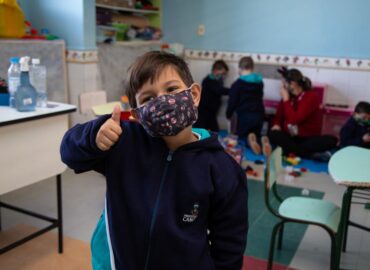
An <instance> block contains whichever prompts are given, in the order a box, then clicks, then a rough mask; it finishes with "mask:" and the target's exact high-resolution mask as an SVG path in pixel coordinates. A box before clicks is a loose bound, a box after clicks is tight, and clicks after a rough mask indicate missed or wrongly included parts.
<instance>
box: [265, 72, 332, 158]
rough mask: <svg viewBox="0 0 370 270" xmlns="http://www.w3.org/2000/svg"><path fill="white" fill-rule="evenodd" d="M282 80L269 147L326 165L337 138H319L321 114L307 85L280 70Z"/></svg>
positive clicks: (297, 74)
mask: <svg viewBox="0 0 370 270" xmlns="http://www.w3.org/2000/svg"><path fill="white" fill-rule="evenodd" d="M279 72H280V73H281V74H282V76H283V78H284V80H283V86H282V88H281V90H280V94H281V97H282V101H281V102H280V104H279V107H278V110H277V113H276V115H275V118H274V121H273V126H272V128H271V132H270V135H269V138H270V141H271V143H272V144H273V145H278V146H281V147H282V149H283V152H284V154H285V155H288V154H290V153H293V154H295V155H297V156H299V157H303V158H313V159H318V160H321V161H327V160H329V158H330V152H329V151H328V150H331V149H333V148H335V147H336V145H337V138H336V137H334V136H331V135H320V131H321V110H320V101H319V98H318V96H317V95H316V93H314V92H313V91H311V81H310V79H308V78H307V77H304V76H303V75H302V73H301V72H300V71H299V70H297V69H289V70H288V69H285V68H283V69H281V70H280V71H279Z"/></svg>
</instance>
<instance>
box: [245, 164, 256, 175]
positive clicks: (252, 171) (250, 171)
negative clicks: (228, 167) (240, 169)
mask: <svg viewBox="0 0 370 270" xmlns="http://www.w3.org/2000/svg"><path fill="white" fill-rule="evenodd" d="M245 172H246V173H247V175H249V176H254V177H258V173H257V172H256V171H255V170H254V169H253V168H252V167H251V166H247V168H246V169H245Z"/></svg>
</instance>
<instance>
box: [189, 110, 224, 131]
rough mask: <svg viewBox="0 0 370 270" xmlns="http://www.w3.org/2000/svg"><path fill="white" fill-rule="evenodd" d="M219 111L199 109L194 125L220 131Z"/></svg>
mask: <svg viewBox="0 0 370 270" xmlns="http://www.w3.org/2000/svg"><path fill="white" fill-rule="evenodd" d="M217 113H218V111H213V110H199V111H198V119H197V122H196V123H195V124H194V125H193V126H194V127H196V128H204V129H207V130H211V131H215V132H217V131H219V129H220V128H219V126H218V122H217Z"/></svg>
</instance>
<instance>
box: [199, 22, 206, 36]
mask: <svg viewBox="0 0 370 270" xmlns="http://www.w3.org/2000/svg"><path fill="white" fill-rule="evenodd" d="M205 33H206V27H205V26H204V24H200V25H198V36H204V34H205Z"/></svg>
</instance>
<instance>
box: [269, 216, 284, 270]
mask: <svg viewBox="0 0 370 270" xmlns="http://www.w3.org/2000/svg"><path fill="white" fill-rule="evenodd" d="M282 224H283V222H279V223H277V224H276V225H275V226H274V228H273V230H272V233H271V240H270V251H269V260H268V264H267V270H272V263H273V261H274V249H275V239H276V233H277V231H278V230H279V228H280V226H281V225H282Z"/></svg>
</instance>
